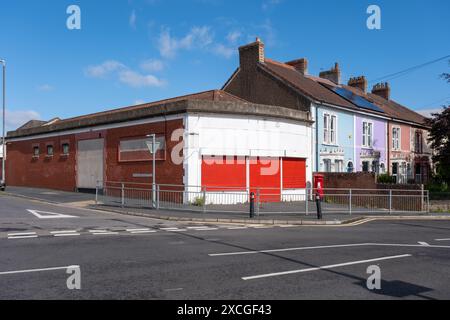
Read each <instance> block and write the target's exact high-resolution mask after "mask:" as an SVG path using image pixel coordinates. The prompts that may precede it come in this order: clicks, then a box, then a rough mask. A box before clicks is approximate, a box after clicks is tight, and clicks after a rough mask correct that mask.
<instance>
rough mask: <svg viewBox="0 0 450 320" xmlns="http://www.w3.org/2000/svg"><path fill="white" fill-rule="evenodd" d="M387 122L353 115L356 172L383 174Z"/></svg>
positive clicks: (384, 169) (385, 163)
mask: <svg viewBox="0 0 450 320" xmlns="http://www.w3.org/2000/svg"><path fill="white" fill-rule="evenodd" d="M386 132H387V121H386V120H383V119H380V118H375V117H370V116H364V115H361V114H355V139H356V141H355V162H356V163H355V167H356V171H364V172H377V173H385V172H386V165H387V160H386V159H387V158H386V153H387V152H386V149H387V148H386V144H387V136H386Z"/></svg>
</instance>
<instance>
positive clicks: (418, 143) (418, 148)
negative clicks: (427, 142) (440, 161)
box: [414, 131, 422, 153]
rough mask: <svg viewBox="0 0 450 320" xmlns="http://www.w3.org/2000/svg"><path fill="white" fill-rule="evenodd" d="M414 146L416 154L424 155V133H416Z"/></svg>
mask: <svg viewBox="0 0 450 320" xmlns="http://www.w3.org/2000/svg"><path fill="white" fill-rule="evenodd" d="M414 146H415V151H416V153H422V132H420V131H416V135H415V141H414Z"/></svg>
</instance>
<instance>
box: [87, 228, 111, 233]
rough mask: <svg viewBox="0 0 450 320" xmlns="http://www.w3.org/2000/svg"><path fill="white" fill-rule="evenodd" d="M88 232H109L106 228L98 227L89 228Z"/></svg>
mask: <svg viewBox="0 0 450 320" xmlns="http://www.w3.org/2000/svg"><path fill="white" fill-rule="evenodd" d="M89 232H91V233H92V232H109V231H108V230H105V229H98V230H89Z"/></svg>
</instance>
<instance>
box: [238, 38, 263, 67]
mask: <svg viewBox="0 0 450 320" xmlns="http://www.w3.org/2000/svg"><path fill="white" fill-rule="evenodd" d="M258 62H264V43H263V42H262V41H261V39H259V38H256V41H255V42H252V43H250V44H247V45H244V46H242V47H239V63H240V67H241V69H247V68H251V67H253V66H255V65H256V64H257V63H258Z"/></svg>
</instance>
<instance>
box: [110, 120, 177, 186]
mask: <svg viewBox="0 0 450 320" xmlns="http://www.w3.org/2000/svg"><path fill="white" fill-rule="evenodd" d="M180 128H181V129H182V128H183V120H181V119H180V120H171V121H167V122H159V123H150V124H145V125H139V126H133V128H132V129H131V128H129V127H128V128H117V129H111V130H108V133H107V137H106V142H105V145H106V161H105V162H106V181H112V182H122V181H125V182H138V183H152V178H148V177H147V178H134V177H133V174H134V173H145V174H150V173H152V161H151V160H150V161H140V162H119V154H118V146H119V142H120V139H123V138H133V137H137V138H141V137H145V135H147V134H149V133H156V135H157V136H158V135H160V134H164V135H165V137H166V160H165V161H163V160H157V161H156V183H158V184H159V183H161V184H178V185H182V184H183V164H180V165H177V164H174V163H173V161H172V159H171V153H172V149H173V148H174V147H175V146H176V145H177V144H178V143H179V142H177V141H171V136H172V132H173V131H174V130H176V129H180Z"/></svg>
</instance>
